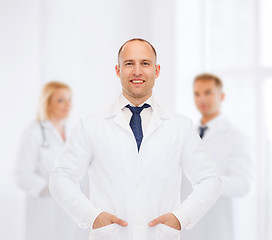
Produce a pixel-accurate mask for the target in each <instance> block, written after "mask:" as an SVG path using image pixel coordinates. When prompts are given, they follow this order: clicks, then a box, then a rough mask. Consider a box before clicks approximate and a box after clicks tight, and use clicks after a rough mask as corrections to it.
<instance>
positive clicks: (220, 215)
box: [182, 73, 252, 240]
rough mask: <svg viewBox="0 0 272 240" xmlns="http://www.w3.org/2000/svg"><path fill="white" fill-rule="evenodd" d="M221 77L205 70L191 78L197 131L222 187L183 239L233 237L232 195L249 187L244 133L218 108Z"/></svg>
mask: <svg viewBox="0 0 272 240" xmlns="http://www.w3.org/2000/svg"><path fill="white" fill-rule="evenodd" d="M222 88H223V84H222V81H221V79H220V78H219V77H218V76H216V75H213V74H209V73H204V74H201V75H198V76H197V77H196V78H195V80H194V99H195V104H196V107H197V109H198V110H199V112H200V113H201V115H202V118H201V121H200V124H199V135H200V137H201V138H202V140H203V143H204V144H205V146H206V147H207V149H208V150H209V152H210V153H211V155H212V157H213V159H215V160H216V161H217V164H218V167H219V171H220V176H222V179H223V182H224V187H223V192H222V196H221V197H220V198H219V199H218V201H217V202H216V203H215V205H214V206H213V207H212V208H211V210H210V211H209V212H208V213H207V214H206V215H205V216H204V217H203V218H202V219H201V220H200V222H199V223H198V224H197V226H196V227H195V228H194V231H186V230H185V231H183V233H182V236H183V239H184V240H233V239H234V227H235V226H234V221H235V219H234V205H233V203H234V202H233V199H234V197H240V196H244V195H245V194H246V193H247V192H248V191H249V189H250V182H251V177H252V163H251V160H250V156H249V153H250V147H249V144H248V140H247V137H246V136H245V135H244V134H243V133H242V132H241V131H239V130H238V129H237V128H236V127H235V126H233V125H232V124H231V123H230V122H229V121H228V119H227V118H226V117H225V116H223V115H222V114H221V112H220V108H221V103H222V101H223V100H224V97H225V95H224V93H223V89H222Z"/></svg>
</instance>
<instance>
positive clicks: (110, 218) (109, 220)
mask: <svg viewBox="0 0 272 240" xmlns="http://www.w3.org/2000/svg"><path fill="white" fill-rule="evenodd" d="M113 223H116V224H118V225H120V226H122V227H126V226H127V225H128V223H127V222H126V221H124V220H122V219H120V218H118V217H116V216H114V215H112V214H110V213H107V212H102V213H100V214H99V215H98V216H97V218H96V219H95V221H94V223H93V229H96V228H101V227H105V226H108V225H110V224H113Z"/></svg>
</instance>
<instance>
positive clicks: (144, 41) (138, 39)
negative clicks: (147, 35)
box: [118, 38, 157, 64]
mask: <svg viewBox="0 0 272 240" xmlns="http://www.w3.org/2000/svg"><path fill="white" fill-rule="evenodd" d="M134 41H139V42H143V43H146V44H147V45H149V47H150V48H151V49H152V51H153V53H154V56H155V63H156V62H157V53H156V50H155V48H154V47H153V46H152V44H151V43H150V42H148V41H146V40H144V39H142V38H132V39H130V40H128V41H126V42H125V43H124V44H123V45H122V46H121V47H120V49H119V51H118V64H120V56H121V54H122V51H123V49H124V47H125V46H126V45H127V44H128V43H130V42H134Z"/></svg>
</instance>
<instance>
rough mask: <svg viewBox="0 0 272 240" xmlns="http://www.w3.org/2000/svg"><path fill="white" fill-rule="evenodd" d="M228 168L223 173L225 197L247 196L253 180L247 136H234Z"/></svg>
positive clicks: (238, 134)
mask: <svg viewBox="0 0 272 240" xmlns="http://www.w3.org/2000/svg"><path fill="white" fill-rule="evenodd" d="M232 138H233V139H232V141H231V144H230V145H231V147H230V151H229V152H230V154H229V157H228V165H227V168H225V169H224V171H223V172H222V173H221V176H222V179H223V181H224V188H223V193H222V195H223V196H226V197H239V196H243V195H245V194H247V193H248V192H249V190H250V186H251V183H252V179H253V166H252V161H251V157H250V156H251V152H250V149H251V148H250V142H249V141H248V138H247V136H246V135H244V134H242V133H240V132H235V133H234V134H232Z"/></svg>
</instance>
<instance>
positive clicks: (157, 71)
mask: <svg viewBox="0 0 272 240" xmlns="http://www.w3.org/2000/svg"><path fill="white" fill-rule="evenodd" d="M155 67H156V78H157V77H158V76H159V75H160V72H161V66H160V64H157V65H156V66H155Z"/></svg>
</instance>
